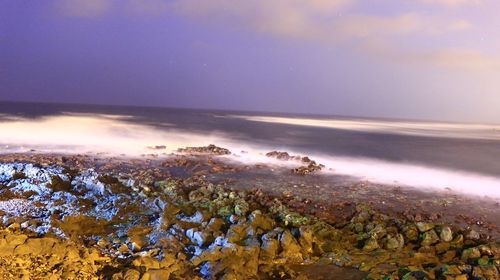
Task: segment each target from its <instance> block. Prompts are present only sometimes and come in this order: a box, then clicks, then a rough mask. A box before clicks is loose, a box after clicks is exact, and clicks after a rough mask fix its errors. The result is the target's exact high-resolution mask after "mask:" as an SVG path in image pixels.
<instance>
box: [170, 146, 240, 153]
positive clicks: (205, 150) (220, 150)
mask: <svg viewBox="0 0 500 280" xmlns="http://www.w3.org/2000/svg"><path fill="white" fill-rule="evenodd" d="M177 151H178V152H180V153H187V154H197V153H199V154H211V155H230V154H231V151H229V150H228V149H225V148H221V147H217V146H215V145H213V144H210V145H208V146H205V147H187V148H180V149H178V150H177Z"/></svg>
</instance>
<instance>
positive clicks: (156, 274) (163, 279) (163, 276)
mask: <svg viewBox="0 0 500 280" xmlns="http://www.w3.org/2000/svg"><path fill="white" fill-rule="evenodd" d="M148 273H149V279H151V280H168V279H169V278H170V271H169V270H167V269H150V270H148Z"/></svg>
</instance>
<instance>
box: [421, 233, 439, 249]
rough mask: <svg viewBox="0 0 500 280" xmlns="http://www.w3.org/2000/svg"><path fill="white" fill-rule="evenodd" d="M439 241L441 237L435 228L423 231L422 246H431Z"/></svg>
mask: <svg viewBox="0 0 500 280" xmlns="http://www.w3.org/2000/svg"><path fill="white" fill-rule="evenodd" d="M438 241H439V237H438V235H437V233H436V231H434V230H429V231H426V232H424V233H423V236H422V242H420V244H421V245H422V246H430V245H432V244H435V243H437V242H438Z"/></svg>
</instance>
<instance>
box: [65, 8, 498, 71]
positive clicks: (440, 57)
mask: <svg viewBox="0 0 500 280" xmlns="http://www.w3.org/2000/svg"><path fill="white" fill-rule="evenodd" d="M114 1H115V0H58V3H59V5H60V8H61V11H63V13H64V14H65V15H66V16H73V17H95V16H100V15H103V14H105V13H106V12H109V11H110V10H111V9H115V8H116V9H119V10H120V11H126V12H127V13H129V14H131V15H135V16H169V15H178V16H182V17H186V18H189V19H191V20H195V21H199V22H201V23H203V24H220V25H225V26H228V27H229V28H236V29H243V30H246V31H251V32H255V33H262V34H267V35H269V36H275V37H283V38H288V39H297V40H315V41H317V42H322V43H327V44H333V45H337V46H342V45H348V46H349V47H351V46H352V47H354V48H355V49H356V50H360V51H362V52H364V53H365V54H366V53H367V54H369V55H372V56H375V57H382V58H385V59H390V60H391V61H396V62H402V63H405V62H411V63H415V62H419V63H431V64H432V65H435V66H445V67H455V68H460V69H474V70H477V69H497V68H498V67H499V65H500V63H499V61H500V59H499V58H498V57H496V56H494V55H492V54H487V53H482V52H481V51H480V50H479V49H477V50H474V49H464V48H457V47H453V46H452V47H450V46H449V45H448V44H447V42H455V44H457V43H458V44H459V42H463V38H467V37H462V36H461V35H460V34H462V32H468V31H471V30H475V28H476V26H475V25H474V24H473V23H472V22H470V21H469V20H467V19H464V18H454V17H453V16H451V15H450V14H447V13H446V12H444V11H434V10H433V9H429V10H427V12H425V13H424V12H422V11H420V10H417V11H418V12H414V11H412V10H409V11H407V10H405V9H403V7H400V9H399V13H398V12H396V13H392V14H391V15H387V14H380V13H378V14H377V13H376V12H372V11H371V12H367V11H363V10H362V9H360V7H362V3H361V2H358V1H357V0H272V1H269V0H245V1H234V0H123V1H120V2H114ZM419 1H420V2H423V3H427V4H436V5H443V6H446V7H452V6H462V5H476V4H480V3H483V1H482V0H419ZM118 3H119V4H120V5H118ZM397 10H398V9H397V7H396V11H397ZM429 11H430V12H429ZM429 42H430V44H431V45H429ZM429 46H430V48H429ZM429 49H431V50H429Z"/></svg>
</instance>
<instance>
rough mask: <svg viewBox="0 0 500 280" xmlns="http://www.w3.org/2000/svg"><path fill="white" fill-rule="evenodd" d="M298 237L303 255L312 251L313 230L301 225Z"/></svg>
mask: <svg viewBox="0 0 500 280" xmlns="http://www.w3.org/2000/svg"><path fill="white" fill-rule="evenodd" d="M299 232H300V237H299V244H300V246H301V247H302V252H303V253H304V254H305V255H310V254H312V253H313V231H312V229H311V228H309V227H306V226H303V227H301V228H300V229H299Z"/></svg>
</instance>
